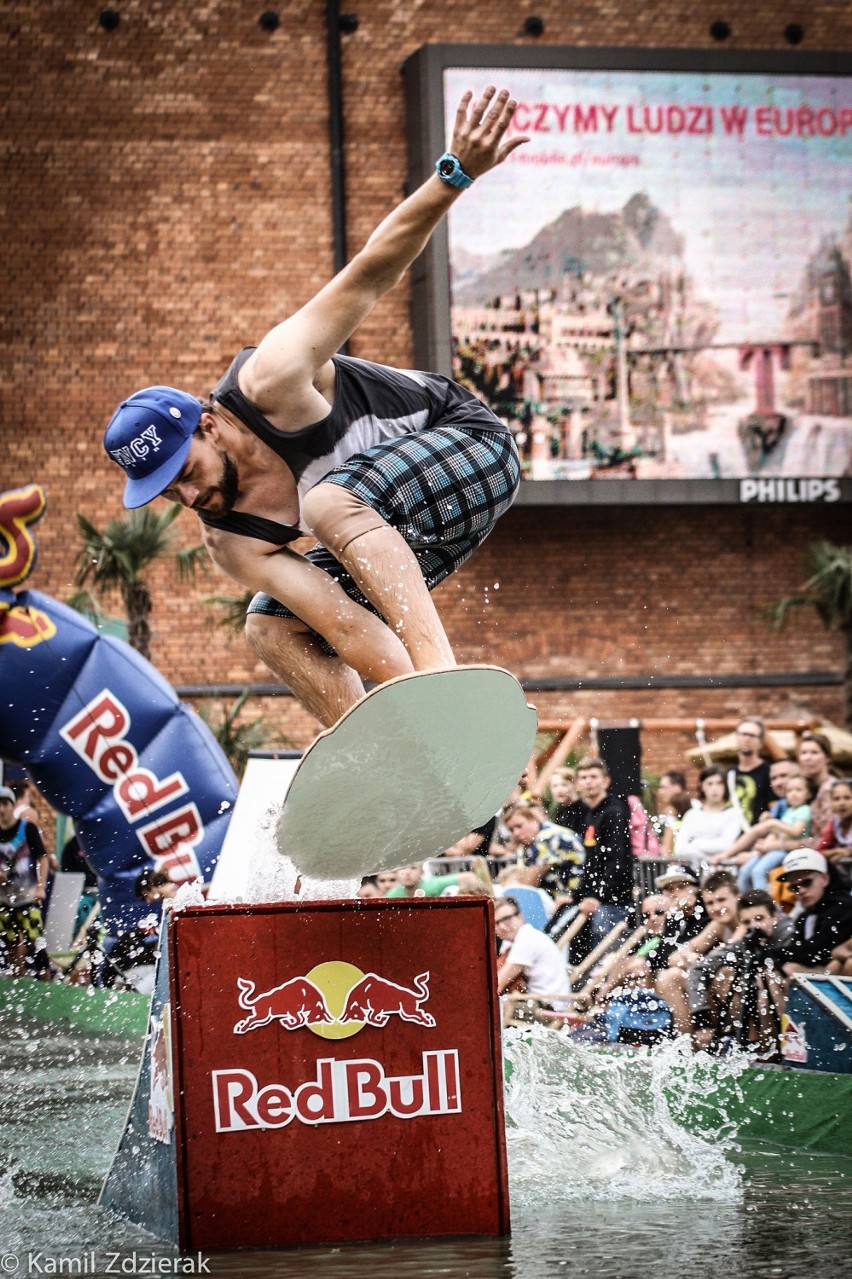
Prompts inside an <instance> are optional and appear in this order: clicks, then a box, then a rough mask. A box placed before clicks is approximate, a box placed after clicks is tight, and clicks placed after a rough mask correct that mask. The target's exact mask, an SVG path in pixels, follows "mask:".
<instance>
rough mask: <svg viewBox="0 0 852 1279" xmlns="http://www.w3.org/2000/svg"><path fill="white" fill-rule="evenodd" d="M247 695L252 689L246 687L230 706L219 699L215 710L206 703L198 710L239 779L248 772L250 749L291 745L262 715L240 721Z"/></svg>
mask: <svg viewBox="0 0 852 1279" xmlns="http://www.w3.org/2000/svg"><path fill="white" fill-rule="evenodd" d="M248 698H249V689H247V688H246V689H244V690H243V692H242V693H241V694H240V696H239V697H238V698H237V700H236V701H235V702H232V704H231V705H230V706H229V707H226V706H225V705H224V703H222V702H219V703H217V707H216V711H215V713H214V712H213V711H212V710H208V708H207V706H206V705H205V706H202V708H201V710H200V712H199V714H200V715H201V718H202V719H203V720H204V722H205V724H206V725H207V727H208V728H209V729H210V731H211V733H212V734H213V736H214V737H215V738H216V741H217V742H218V743H219V745H220V746H221V748H222V750H223V751H224V752H225V755H226V756H227V757H228V760H229V761H230V764H231V767H232V768H233V770H234V772H235V773H236V775H237V777H238V778H240V780H242V776H243V773H244V772H245V767H246V764H247V762H248V757H249V752H250V751H257V750H263V749H264V747H271V748H274V747H276V746H289V745H290V743H289V742H288V741H287V740H286V739H282V738H281V735H280V734H278V733H275V732H273V731H272V730H270V729H269V728H268V727H267V725H266V724H265V723H264V720H263V717H262V716H258V718H257V719H254V720H250V721H249V722H247V723H243V724H239V723H237V721H238V719H239V717H240V713H241V711H242V710H243V707H244V706H245V704H246V702H247V701H248Z"/></svg>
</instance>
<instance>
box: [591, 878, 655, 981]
mask: <svg viewBox="0 0 852 1279" xmlns="http://www.w3.org/2000/svg"><path fill="white" fill-rule="evenodd" d="M668 908H669V901H668V898H667V897H665V896H664V895H663V894H662V893H652V894H650V895H649V896H647V897H644V898H643V899H642V901H641V903H640V905H639V918H640V922H641V924H642V927H643V930H644V931H643V935H642V939H641V941H640V942H639V945H638V946H637V947H636V949H635V950H634V951H632V953H630V954H629V955H626V956H624V958H622V959H619V960H615V962H611V957H610V956H605V957H604V960H603V961H602V963H601V965H600V969H601V972H602V973H603V975H604V980H603V981H602V982H600V983H599V984H598V985H597V987H596V989H595V991H594V999H595V1002H596V1003H603V1002H604V1001H605V1000H606V999H607V998H608V997H609V995H610V994H612V992H613V991H615V990H620V989H622V988H623V987H625V986H628V987H635V986H643V987H645V988H647V989H652V988H653V985H654V975H653V973H652V971H651V965H650V956H651V955H653V953H654V951H655V950H656V949H657V948H658V947H659V946H660V944H661V942H662V940H663V930H664V928H665V922H666V915H667V914H668ZM594 978H595V972H594V970H593V972H592V977H591V980H590V983H589V984H594Z"/></svg>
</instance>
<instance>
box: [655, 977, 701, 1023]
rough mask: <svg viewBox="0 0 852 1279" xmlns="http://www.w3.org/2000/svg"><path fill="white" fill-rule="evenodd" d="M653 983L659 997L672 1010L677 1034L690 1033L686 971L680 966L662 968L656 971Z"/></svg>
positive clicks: (690, 1021)
mask: <svg viewBox="0 0 852 1279" xmlns="http://www.w3.org/2000/svg"><path fill="white" fill-rule="evenodd" d="M654 984H655V986H656V990H657V994H658V995H659V996H660V999H664V1000H665V1001H666V1003H667V1004H668V1006H669V1008H671V1010H672V1022H673V1024H674V1029H675V1030H676V1031H677V1033H678V1034H679V1035H688V1034H690V1032H691V1031H692V1020H691V1018H690V1016H689V1004H688V1003H687V999H686V973H685V972H684V971H683V969H682V968H664V969H663V971H662V972H661V973H657V980H656V982H655V983H654Z"/></svg>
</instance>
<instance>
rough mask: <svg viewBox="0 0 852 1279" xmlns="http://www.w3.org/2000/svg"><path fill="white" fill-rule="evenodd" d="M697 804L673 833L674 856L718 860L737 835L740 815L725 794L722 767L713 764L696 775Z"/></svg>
mask: <svg viewBox="0 0 852 1279" xmlns="http://www.w3.org/2000/svg"><path fill="white" fill-rule="evenodd" d="M698 796H699V800H700V806H699V807H690V808H688V809H687V810H686V812H685V813H684V814H683V817H682V818H681V823H680V829H679V830H678V831H677V834H676V835H675V842H674V851H675V856H676V857H696V858H703V859H709V860H710V861H717V860H719V859H720V856H721V855H722V854H724V853H725V852H726V850H727V849H728V848H729V847H730V846H731V844H732V843H733V841H734V840H735V839H736V838H737V835H738V833H739V829H740V815H739V813H738V812H737V810H736V809H735V808H734V807H733V805H732V804H731V801H730V799H729V797H728V785H727V782H726V780H725V773H724V770H723V769H721V768H719V767H718V766H717V765H716V764H711V765H710V766H709V767H708V768H702V770H701V772H700V773H699V774H698Z"/></svg>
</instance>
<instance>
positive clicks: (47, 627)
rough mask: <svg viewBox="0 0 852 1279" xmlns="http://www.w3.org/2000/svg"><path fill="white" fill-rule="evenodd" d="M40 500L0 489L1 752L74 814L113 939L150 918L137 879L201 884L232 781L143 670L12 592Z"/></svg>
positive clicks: (232, 792)
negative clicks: (160, 876)
mask: <svg viewBox="0 0 852 1279" xmlns="http://www.w3.org/2000/svg"><path fill="white" fill-rule="evenodd" d="M45 506H46V499H45V495H44V492H43V490H42V489H41V488H40V486H39V485H37V484H30V485H28V486H27V487H25V488H21V489H16V490H14V491H12V492H7V493H4V494H2V495H0V689H2V690H3V691H2V694H0V757H2V758H4V759H6V760H8V761H9V762H11V763H15V764H20V765H22V766H23V767H24V768H26V770H27V772H28V773H29V775H30V776H31V777H32V779H33V781H34V782H35V784H36V786H37V787H38V789H39V791H40V792H41V793H42V795H44V797H45V799H46V800H47V801H48V803H49V804H51V805H52V806H53V807H54V808H55V809H57V811H58V812H60V813H65V814H67V815H68V816H69V817H72V818H73V820H74V825H75V828H76V830H77V834H78V837H79V840H80V844H81V846H82V848H83V851H84V853H85V854H86V857H87V859H88V861H89V863H90V864H91V866H92V868H93V869H94V871H95V872H96V873H97V876H98V886H99V891H100V900H101V914H102V917H103V920H104V923H105V925H106V928H107V930H108V932H109V933H110V934H112V935H117V934H119V933H121V932H123V931H125V930H126V929H128V928H132V927H134V926H135V925H136V923H138V921H139V920H140V919H141V918H142V917H143V916H144V915H148V914H150V912H151V906H150V905H147V904H146V903H145V902H143V901H141V900H140V899H139V898H137V896H136V892H135V883H136V879H137V877H138V875H139V873H140V871H142V870H144V869H146V868H147V869H151V868H155V867H156V868H157V869H161V870H164V871H165V872H166V873H167V874H168V875H169V877H170V878H171V879H173V880H175V881H176V882H178V883H181V882H184V881H190V880H194V879H197V878H199V877H200V878H201V879H202V880H204V881H208V880H209V879H210V875H211V873H212V870H213V867H214V865H215V863H216V859H217V857H218V855H219V851H220V849H221V847H222V842H223V840H224V836H225V831H226V830H227V826H228V822H229V820H230V816H231V813H232V811H233V805H234V800H235V799H236V794H237V779H236V777H235V775H234V772H233V770H232V769H231V766H230V764H229V763H228V761H227V759H226V758H225V755H224V754H223V752H222V750H221V749H220V747H219V745H218V743H217V742H216V740H215V738H214V737H213V735H212V733H211V732H210V730H209V729H208V728H207V726H206V724H205V723H204V722H203V720H201V719H200V718H199V717H198V716H197V715H196V714H195V712H194V711H193V710H192V709H191V708H190V707H188V706H185V705H183V704H182V703H181V702H180V701H178V698H177V695H176V693H175V692H174V690H173V689H172V688H171V687H170V685H169V684H168V683H167V682H166V681H165V680H164V679H163V677H162V676H161V675H160V674H159V672H158V671H156V670H155V669H154V667H153V666H152V665H151V663H150V662H148V661H146V660H145V659H144V658H143V657H141V656H140V655H139V654H138V653H137V652H136V651H135V650H134V649H132V648H131V647H130V646H129V645H128V644H126V643H124V642H123V641H122V640H118V639H114V638H112V637H111V636H106V635H101V634H100V633H99V632H98V631H97V630H96V628H95V627H94V626H93V625H92V624H91V623H90V622H88V621H87V620H86V619H85V618H84V617H83V616H81V614H79V613H77V612H75V611H74V610H73V609H71V608H68V607H66V606H65V605H64V604H60V603H59V602H58V601H57V600H54V599H51V598H50V596H47V595H41V594H39V592H37V591H30V590H19V589H15V588H18V587H20V586H21V584H22V583H23V582H24V581H25V580H26V578H27V577H28V576H29V574H30V573H31V572H32V569H33V567H34V565H35V561H36V553H37V552H36V542H35V537H34V536H33V533H32V529H31V526H32V525H33V524H34V523H35V522H36V521H37V520H39V519H40V518H41V516H42V515H43V513H44V510H45ZM4 546H5V551H4Z"/></svg>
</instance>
